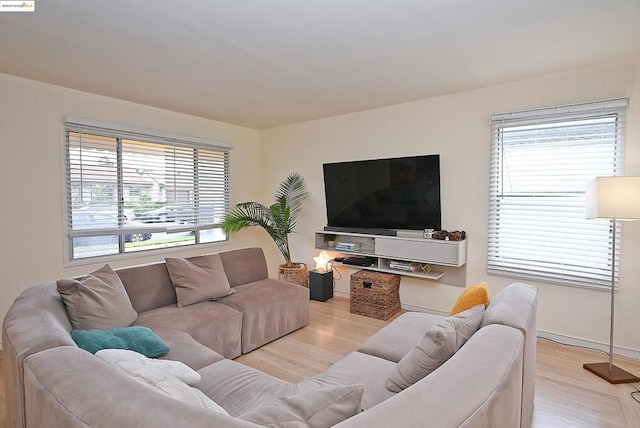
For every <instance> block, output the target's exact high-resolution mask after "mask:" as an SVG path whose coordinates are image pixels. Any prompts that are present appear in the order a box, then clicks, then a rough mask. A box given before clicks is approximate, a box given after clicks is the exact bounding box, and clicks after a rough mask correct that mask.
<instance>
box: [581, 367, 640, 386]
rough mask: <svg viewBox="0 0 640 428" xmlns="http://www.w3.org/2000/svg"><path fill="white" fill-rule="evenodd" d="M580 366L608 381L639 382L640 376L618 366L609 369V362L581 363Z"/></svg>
mask: <svg viewBox="0 0 640 428" xmlns="http://www.w3.org/2000/svg"><path fill="white" fill-rule="evenodd" d="M582 367H584V368H585V369H587V370H589V371H590V372H591V373H593V374H594V375H596V376H599V377H601V378H602V379H604V380H606V381H607V382H609V383H614V384H615V383H631V382H640V378H638V377H637V376H634V375H632V374H631V373H629V372H627V371H624V370H622V369H621V368H620V367H616V366H611V371H609V363H590V364H583V365H582Z"/></svg>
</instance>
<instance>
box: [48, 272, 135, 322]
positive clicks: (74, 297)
mask: <svg viewBox="0 0 640 428" xmlns="http://www.w3.org/2000/svg"><path fill="white" fill-rule="evenodd" d="M57 290H58V293H60V297H61V298H62V301H63V302H64V305H65V307H66V308H67V315H69V321H71V326H72V327H73V328H74V329H75V330H87V329H105V328H112V327H127V326H130V325H131V324H133V323H134V322H135V321H136V320H137V319H138V313H137V312H136V311H135V309H133V306H132V305H131V300H129V295H128V294H127V291H126V290H125V288H124V285H122V281H120V277H119V276H118V274H117V273H115V272H114V271H113V269H111V266H109V265H105V266H103V267H102V268H100V269H98V270H97V271H95V272H92V273H90V274H89V275H87V276H85V277H84V278H82V279H79V280H78V279H71V278H69V279H60V280H58V281H57Z"/></svg>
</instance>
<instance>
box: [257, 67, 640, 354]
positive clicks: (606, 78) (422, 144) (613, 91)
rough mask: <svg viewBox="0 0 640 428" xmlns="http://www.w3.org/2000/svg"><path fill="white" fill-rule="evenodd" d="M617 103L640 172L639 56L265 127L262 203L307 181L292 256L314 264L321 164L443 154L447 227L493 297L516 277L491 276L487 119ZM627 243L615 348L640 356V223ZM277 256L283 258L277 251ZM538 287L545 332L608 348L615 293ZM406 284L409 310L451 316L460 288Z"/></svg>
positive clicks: (471, 277) (632, 163) (471, 274)
mask: <svg viewBox="0 0 640 428" xmlns="http://www.w3.org/2000/svg"><path fill="white" fill-rule="evenodd" d="M616 97H631V101H630V105H631V107H630V109H629V129H628V134H627V162H626V174H627V175H634V174H636V175H638V174H640V107H638V106H636V104H637V103H638V102H639V101H640V60H637V61H630V62H627V63H622V64H615V65H610V66H603V67H595V68H590V69H583V70H578V71H575V72H571V73H565V74H560V75H553V76H546V77H540V78H536V79H532V80H527V81H520V82H514V83H510V84H505V85H500V86H495V87H489V88H482V89H477V90H472V91H467V92H462V93H457V94H453V95H447V96H442V97H437V98H431V99H426V100H421V101H417V102H412V103H407V104H401V105H396V106H391V107H386V108H381V109H376V110H370V111H364V112H359V113H355V114H348V115H342V116H337V117H332V118H327V119H322V120H316V121H311V122H306V123H300V124H295V125H290V126H284V127H279V128H274V129H270V130H266V131H263V132H262V149H263V155H262V168H263V174H262V178H263V180H264V183H265V193H264V198H265V199H266V198H269V197H271V196H270V195H272V194H273V192H274V191H275V189H276V186H277V183H279V182H280V181H281V180H282V179H283V178H284V177H285V176H286V175H287V174H288V173H289V172H291V171H294V170H295V171H298V172H300V173H301V174H303V175H304V176H305V177H306V179H307V180H308V182H309V186H310V191H311V199H310V200H309V201H308V203H307V204H306V206H305V208H304V215H303V218H302V219H301V222H300V225H299V228H298V230H297V231H298V233H297V234H296V235H295V236H294V237H293V238H292V247H293V248H292V252H293V255H294V258H297V259H298V260H299V261H304V262H307V263H310V264H312V263H313V260H312V257H313V256H315V255H317V253H318V251H317V250H314V248H313V246H314V241H313V231H314V230H318V229H321V228H322V227H323V226H324V225H325V224H326V214H325V206H324V189H323V179H322V167H321V165H322V163H323V162H334V161H344V160H355V159H368V158H381V157H394V156H407V155H418V154H431V153H439V154H440V156H441V158H440V161H441V166H440V168H441V186H442V189H441V192H442V219H443V228H445V229H448V230H453V229H464V230H466V231H467V232H468V236H469V238H468V243H467V245H468V259H467V260H468V261H467V266H466V283H467V284H472V283H475V282H478V281H481V280H488V282H489V286H490V289H491V292H492V293H493V294H495V293H497V292H498V291H499V290H500V289H502V288H503V287H505V286H506V285H508V284H509V283H511V282H512V281H514V279H513V278H507V277H498V276H488V275H487V273H486V263H487V252H486V249H487V224H488V195H489V187H488V185H489V156H490V146H491V131H490V125H489V115H490V114H492V113H502V112H508V111H517V110H524V109H531V108H539V107H547V106H554V105H562V104H573V103H579V102H586V101H593V100H602V99H609V98H616ZM540 232H541V233H544V231H543V230H542V231H540ZM622 239H623V241H622V258H621V266H622V268H621V275H622V276H621V285H620V287H621V290H620V292H619V293H618V294H617V306H616V309H617V312H616V314H617V316H616V334H615V338H616V344H617V345H619V346H621V347H626V348H630V349H631V350H634V351H640V335H639V334H638V333H637V331H638V325H640V310H638V307H639V304H640V264H639V263H637V260H638V258H639V257H640V244H638V240H639V239H640V223H636V224H633V223H627V224H625V225H624V226H623V236H622ZM269 250H270V251H271V254H272V257H273V258H275V257H276V256H274V255H273V254H274V251H275V249H272V248H269ZM312 266H313V265H312ZM340 272H341V273H342V274H343V279H342V280H341V281H339V282H338V284H337V290H339V291H342V292H345V293H348V290H349V281H348V276H349V275H350V273H351V272H352V271H351V270H349V269H346V268H344V267H343V268H340ZM463 273H464V271H463ZM535 285H536V286H538V287H539V289H540V305H539V324H538V327H539V329H540V330H542V331H546V332H549V333H553V334H559V335H563V336H565V337H576V338H580V339H585V340H589V341H595V342H603V343H608V340H609V336H608V334H609V329H608V328H609V327H608V326H609V318H608V317H609V300H608V299H609V295H608V293H607V292H602V291H594V290H589V289H582V288H576V287H568V286H560V285H555V284H550V283H535ZM400 288H401V300H402V303H403V305H408V306H415V307H420V308H424V309H426V310H431V311H449V310H450V308H451V306H452V305H453V302H454V301H455V299H456V298H457V296H458V295H459V293H460V291H461V289H460V287H456V286H451V285H447V276H445V277H444V278H443V280H441V281H440V282H430V281H425V280H417V279H410V278H406V277H405V278H403V279H402V283H401V287H400ZM632 354H633V352H632ZM639 355H640V354H639Z"/></svg>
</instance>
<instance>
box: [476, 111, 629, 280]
mask: <svg viewBox="0 0 640 428" xmlns="http://www.w3.org/2000/svg"><path fill="white" fill-rule="evenodd" d="M627 105H628V100H627V99H616V100H608V101H602V102H593V103H586V104H579V105H572V106H563V107H556V108H549V109H541V110H531V111H524V112H517V113H507V114H499V115H493V116H491V125H492V140H493V145H492V153H491V172H490V205H489V242H488V273H490V274H502V275H511V276H519V277H524V278H530V279H534V280H540V281H551V282H556V283H563V284H573V285H581V286H592V287H593V286H595V287H599V286H602V287H606V286H608V285H610V283H611V269H612V266H611V265H612V261H611V246H612V239H611V227H612V222H611V221H607V220H586V219H585V189H586V182H587V181H588V180H589V179H591V178H593V177H596V176H614V175H622V168H623V161H624V136H625V127H626V122H625V118H626V109H627ZM617 229H618V230H616V234H617V236H619V234H620V228H619V227H618V228H617ZM619 242H620V239H617V243H616V247H617V248H616V251H618V250H619ZM615 269H616V278H617V277H618V266H617V262H616V266H615ZM616 281H617V279H616Z"/></svg>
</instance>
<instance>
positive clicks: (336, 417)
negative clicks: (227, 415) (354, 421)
mask: <svg viewBox="0 0 640 428" xmlns="http://www.w3.org/2000/svg"><path fill="white" fill-rule="evenodd" d="M363 392H364V386H363V385H338V386H333V387H324V388H319V389H316V390H313V391H309V392H307V393H304V394H300V395H293V396H285V397H279V398H276V399H275V400H272V401H270V402H268V403H266V404H263V405H262V406H260V407H258V408H257V409H254V410H251V411H249V412H247V413H244V414H242V415H240V419H244V420H246V421H250V422H253V423H256V424H259V425H262V426H273V427H276V426H277V427H281V426H308V427H311V428H325V427H330V426H333V425H335V424H337V423H339V422H342V421H343V420H345V419H347V418H350V417H351V416H354V415H356V414H358V413H359V412H360V402H361V401H362V393H363Z"/></svg>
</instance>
